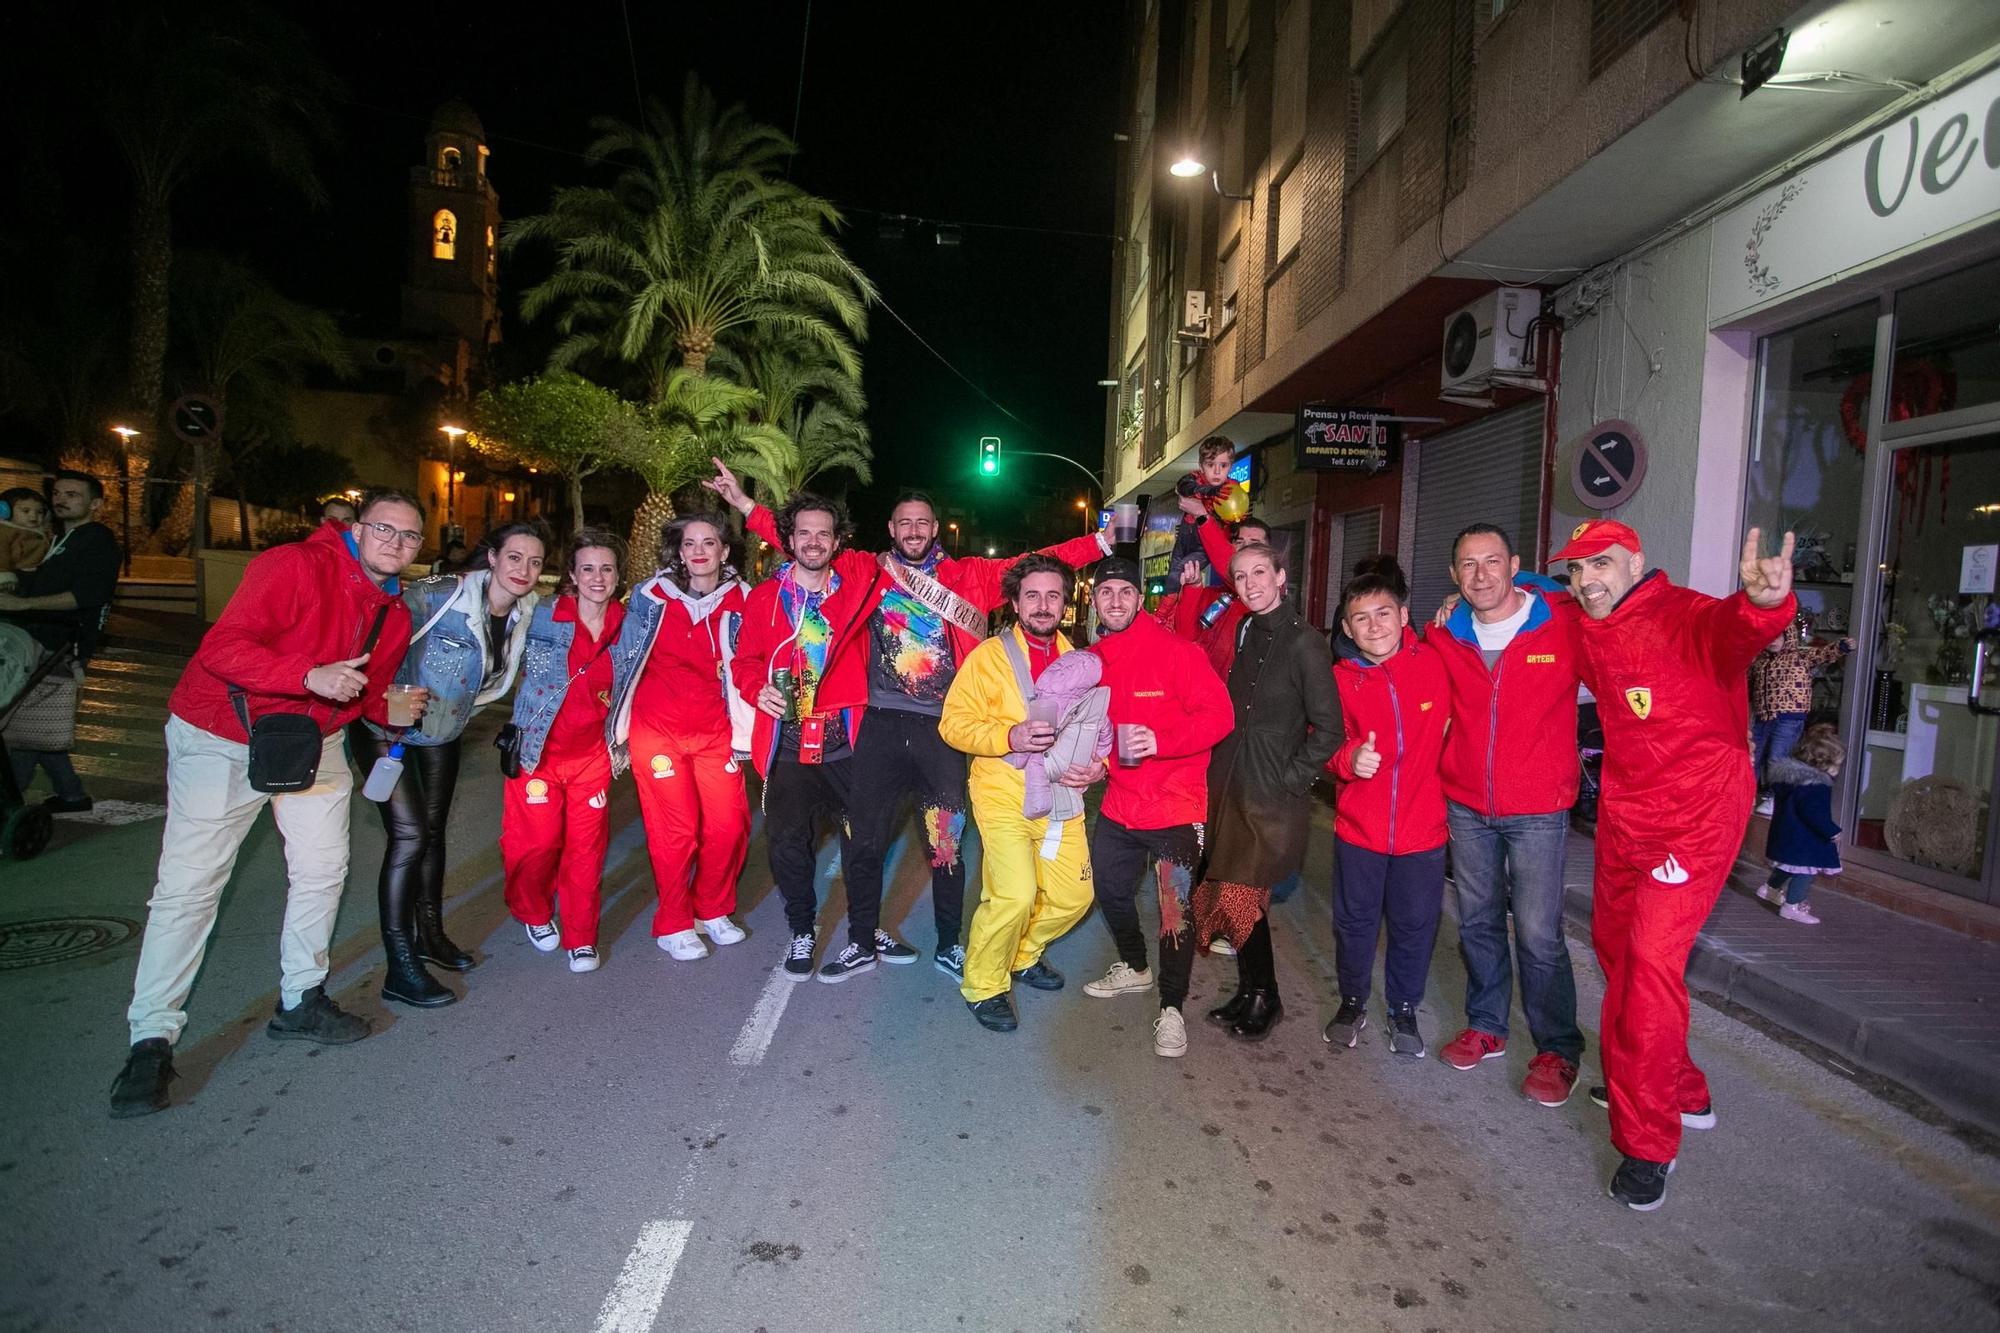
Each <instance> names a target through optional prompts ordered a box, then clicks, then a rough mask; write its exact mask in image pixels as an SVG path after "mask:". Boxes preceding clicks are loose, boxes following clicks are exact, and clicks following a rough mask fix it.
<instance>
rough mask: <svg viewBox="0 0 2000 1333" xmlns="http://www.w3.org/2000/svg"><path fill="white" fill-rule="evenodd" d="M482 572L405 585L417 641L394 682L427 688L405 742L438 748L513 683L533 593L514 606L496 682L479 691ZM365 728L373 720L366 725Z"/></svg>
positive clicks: (483, 626)
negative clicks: (428, 694) (419, 718)
mask: <svg viewBox="0 0 2000 1333" xmlns="http://www.w3.org/2000/svg"><path fill="white" fill-rule="evenodd" d="M488 577H489V571H487V570H483V569H481V570H475V571H473V572H472V573H470V574H438V575H434V576H432V577H430V578H427V579H422V580H420V581H418V582H416V583H410V584H406V585H405V586H404V589H403V601H404V602H405V604H407V605H408V606H409V608H410V621H411V623H412V625H414V626H415V631H414V632H415V633H416V634H417V635H418V638H417V639H416V640H415V641H414V642H412V643H411V644H410V650H409V652H408V653H407V654H406V655H405V656H404V658H403V665H402V668H401V669H400V670H398V671H397V672H396V683H397V684H399V685H421V686H423V687H424V688H425V689H427V690H429V691H430V692H431V698H430V703H429V704H428V705H427V706H426V707H425V709H424V716H423V719H422V721H420V722H419V723H418V725H417V726H415V727H413V728H411V729H410V730H409V731H408V732H406V733H404V735H403V738H402V739H403V743H404V744H405V745H444V744H446V743H448V742H451V741H455V740H457V739H458V738H459V737H460V736H461V735H463V734H464V732H465V725H466V723H468V722H470V721H471V720H472V715H473V713H475V712H477V711H478V710H479V708H480V706H481V705H483V704H489V703H492V702H493V701H494V700H495V699H498V698H500V697H501V696H502V695H504V694H506V693H507V691H508V689H510V688H511V687H512V686H513V684H514V673H515V672H516V671H517V670H518V669H519V668H520V665H521V651H522V648H523V646H524V644H525V640H526V639H527V633H528V621H529V618H530V613H531V612H532V611H534V610H535V602H536V600H537V598H536V594H534V593H532V592H531V593H529V594H528V595H527V596H526V597H523V598H522V599H521V600H520V601H518V602H516V603H514V609H513V611H512V612H511V613H510V614H509V617H508V621H507V626H508V633H507V644H506V666H505V668H504V669H503V670H502V672H501V674H500V680H499V683H498V684H496V685H494V686H492V687H491V688H490V689H484V690H482V689H481V688H480V684H481V682H482V681H483V680H484V678H485V675H486V652H487V647H486V633H487V631H486V580H487V578H488ZM371 725H372V724H371Z"/></svg>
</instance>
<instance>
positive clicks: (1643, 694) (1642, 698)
mask: <svg viewBox="0 0 2000 1333" xmlns="http://www.w3.org/2000/svg"><path fill="white" fill-rule="evenodd" d="M1625 703H1626V706H1627V707H1629V708H1630V709H1631V710H1632V715H1633V716H1634V717H1636V718H1638V719H1639V720H1640V721H1641V722H1644V721H1645V720H1646V719H1647V718H1648V717H1650V716H1652V712H1653V692H1652V691H1651V690H1649V689H1647V688H1646V687H1645V686H1644V685H1634V686H1633V687H1632V688H1631V689H1629V690H1627V691H1625Z"/></svg>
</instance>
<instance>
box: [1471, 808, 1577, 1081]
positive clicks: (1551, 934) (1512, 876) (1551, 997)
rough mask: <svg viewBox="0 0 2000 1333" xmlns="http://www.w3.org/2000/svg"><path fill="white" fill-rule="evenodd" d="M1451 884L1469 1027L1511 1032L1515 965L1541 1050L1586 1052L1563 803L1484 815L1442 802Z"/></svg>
mask: <svg viewBox="0 0 2000 1333" xmlns="http://www.w3.org/2000/svg"><path fill="white" fill-rule="evenodd" d="M1445 818H1446V821H1447V823H1448V824H1449V825H1450V827H1451V864H1452V871H1453V883H1454V884H1455V885H1456V887H1457V891H1458V951H1459V953H1460V954H1461V955H1462V956H1463V957H1464V959H1465V1021H1466V1026H1468V1027H1472V1028H1476V1029H1478V1030H1479V1031H1481V1032H1490V1033H1492V1034H1493V1035H1494V1036H1496V1037H1501V1038H1505V1037H1506V1035H1507V1012H1508V1009H1509V1008H1510V1007H1511V1006H1512V1004H1513V980H1514V978H1513V974H1514V972H1517V971H1518V972H1519V973H1520V976H1521V1010H1522V1012H1523V1013H1525V1014H1526V1015H1527V1018H1528V1032H1529V1034H1530V1035H1531V1036H1533V1037H1534V1039H1535V1049H1536V1050H1537V1051H1553V1052H1554V1053H1556V1054H1557V1055H1560V1056H1561V1057H1562V1058H1563V1059H1565V1060H1567V1061H1569V1062H1570V1063H1571V1064H1576V1063H1577V1062H1578V1061H1579V1060H1580V1059H1581V1058H1582V1056H1583V1033H1582V1032H1581V1031H1579V1030H1578V1029H1577V1026H1576V976H1575V974H1574V973H1572V972H1571V971H1570V965H1569V949H1568V948H1567V947H1566V946H1565V945H1564V944H1563V852H1564V845H1565V843H1566V841H1567V840H1568V837H1569V812H1568V811H1557V812H1555V813H1553V814H1546V815H1501V816H1493V817H1489V816H1486V815H1482V814H1480V813H1479V812H1478V811H1476V810H1471V809H1468V808H1467V807H1465V806H1462V805H1460V804H1458V803H1457V802H1456V801H1450V802H1447V803H1446V808H1445ZM1510 911H1511V912H1512V913H1513V915H1514V958H1513V962H1514V966H1513V968H1512V969H1510V968H1509V967H1508V965H1507V964H1508V957H1507V914H1508V913H1509V912H1510Z"/></svg>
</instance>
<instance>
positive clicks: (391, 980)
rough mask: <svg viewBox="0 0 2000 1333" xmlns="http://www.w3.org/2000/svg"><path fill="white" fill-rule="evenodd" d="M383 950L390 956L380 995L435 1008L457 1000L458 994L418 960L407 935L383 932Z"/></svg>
mask: <svg viewBox="0 0 2000 1333" xmlns="http://www.w3.org/2000/svg"><path fill="white" fill-rule="evenodd" d="M382 952H384V953H385V954H387V955H388V956H389V971H388V974H387V975H386V976H384V977H383V978H382V998H383V999H385V1000H394V1001H396V1002H397V1003H399V1004H408V1005H414V1006H415V1007H417V1008H419V1009H436V1008H440V1007H441V1006H443V1005H447V1004H457V1003H458V996H457V995H456V994H455V993H453V992H452V991H451V990H449V989H447V988H446V987H444V986H440V985H439V984H438V980H437V978H436V977H434V976H432V975H431V974H430V973H429V972H426V971H425V970H424V965H423V964H422V963H420V962H418V961H417V951H416V946H415V945H413V944H412V943H411V942H410V937H409V936H408V935H402V934H396V935H385V936H384V937H383V938H382Z"/></svg>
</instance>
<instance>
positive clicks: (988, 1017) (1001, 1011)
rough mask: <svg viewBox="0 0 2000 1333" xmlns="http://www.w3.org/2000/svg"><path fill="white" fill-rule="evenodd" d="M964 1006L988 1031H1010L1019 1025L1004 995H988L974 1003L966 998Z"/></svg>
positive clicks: (1012, 1007) (1012, 1008)
mask: <svg viewBox="0 0 2000 1333" xmlns="http://www.w3.org/2000/svg"><path fill="white" fill-rule="evenodd" d="M965 1007H966V1008H968V1009H970V1010H971V1011H972V1016H973V1017H974V1018H976V1019H978V1020H979V1026H981V1027H983V1028H985V1029H986V1030H987V1031H988V1032H1012V1031H1013V1030H1014V1029H1015V1028H1017V1027H1019V1026H1021V1025H1020V1023H1019V1022H1018V1021H1017V1020H1016V1019H1015V1017H1014V1006H1013V1005H1011V1004H1009V1003H1008V1002H1007V997H1006V996H1005V995H989V996H987V997H986V998H985V999H983V1000H980V1001H978V1002H976V1003H975V1002H974V1001H972V1000H967V1001H966V1002H965Z"/></svg>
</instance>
